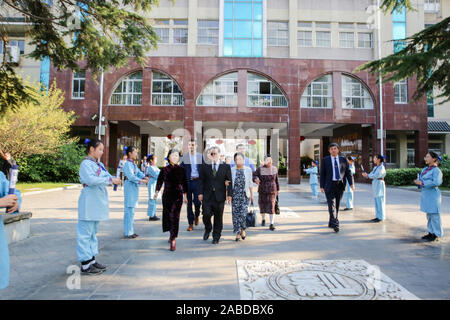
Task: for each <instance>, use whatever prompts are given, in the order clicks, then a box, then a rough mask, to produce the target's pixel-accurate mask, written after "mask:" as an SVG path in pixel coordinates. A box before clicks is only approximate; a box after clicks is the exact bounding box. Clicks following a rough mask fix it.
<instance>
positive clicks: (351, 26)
mask: <svg viewBox="0 0 450 320" xmlns="http://www.w3.org/2000/svg"><path fill="white" fill-rule="evenodd" d="M339 28H340V29H354V28H355V25H354V24H353V23H350V22H339Z"/></svg>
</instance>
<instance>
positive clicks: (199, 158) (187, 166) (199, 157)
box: [181, 152, 204, 182]
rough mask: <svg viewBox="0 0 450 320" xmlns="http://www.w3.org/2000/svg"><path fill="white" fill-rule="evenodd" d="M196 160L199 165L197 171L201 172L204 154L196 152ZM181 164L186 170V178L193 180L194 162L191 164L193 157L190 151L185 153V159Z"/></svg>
mask: <svg viewBox="0 0 450 320" xmlns="http://www.w3.org/2000/svg"><path fill="white" fill-rule="evenodd" d="M195 162H196V166H197V171H198V173H199V174H200V168H201V166H202V163H203V162H204V161H203V155H202V154H201V153H198V152H196V153H195ZM181 166H182V167H183V168H184V170H186V179H187V181H188V182H189V180H191V173H192V168H191V166H192V164H191V158H190V154H189V152H188V153H186V154H184V155H183V160H182V162H181Z"/></svg>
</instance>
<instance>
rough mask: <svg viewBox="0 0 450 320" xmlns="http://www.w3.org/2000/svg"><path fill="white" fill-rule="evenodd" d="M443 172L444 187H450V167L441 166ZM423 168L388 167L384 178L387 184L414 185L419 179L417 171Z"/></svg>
mask: <svg viewBox="0 0 450 320" xmlns="http://www.w3.org/2000/svg"><path fill="white" fill-rule="evenodd" d="M440 169H441V171H442V174H443V182H442V185H441V186H442V187H447V188H448V187H450V168H440ZM421 171H422V169H421V168H408V169H387V170H386V177H385V178H384V180H385V182H386V184H387V185H392V186H413V185H414V180H415V179H417V173H419V172H421Z"/></svg>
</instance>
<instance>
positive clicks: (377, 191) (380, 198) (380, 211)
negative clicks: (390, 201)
mask: <svg viewBox="0 0 450 320" xmlns="http://www.w3.org/2000/svg"><path fill="white" fill-rule="evenodd" d="M385 176H386V169H385V168H384V165H382V164H381V165H379V166H376V167H375V168H373V170H372V172H371V173H369V179H372V195H373V197H374V200H375V216H376V218H378V219H379V220H384V219H385V218H386V199H385V194H386V185H385V184H384V180H382V179H384V177H385Z"/></svg>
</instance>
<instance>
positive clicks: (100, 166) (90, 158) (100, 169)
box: [85, 157, 107, 177]
mask: <svg viewBox="0 0 450 320" xmlns="http://www.w3.org/2000/svg"><path fill="white" fill-rule="evenodd" d="M85 160H89V161H92V162H94V163H95V164H96V165H98V166H99V169H98V170H97V172H96V173H97V177H98V176H99V175H100V172H101V171H102V170H103V171H105V172H107V171H106V169H105V167H104V166H103V165H102V164H101V163H100V162H98V161H95V160H94V158H92V157H86V158H85Z"/></svg>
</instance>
